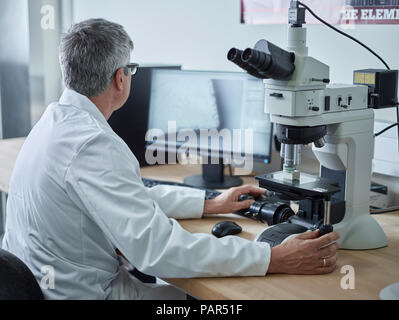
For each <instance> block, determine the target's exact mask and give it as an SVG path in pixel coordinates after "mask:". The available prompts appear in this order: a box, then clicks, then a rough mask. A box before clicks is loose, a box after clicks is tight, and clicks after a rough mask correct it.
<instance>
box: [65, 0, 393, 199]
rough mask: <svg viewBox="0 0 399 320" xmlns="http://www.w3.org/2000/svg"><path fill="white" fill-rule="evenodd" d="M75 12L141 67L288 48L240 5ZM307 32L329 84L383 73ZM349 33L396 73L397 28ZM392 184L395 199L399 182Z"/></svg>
mask: <svg viewBox="0 0 399 320" xmlns="http://www.w3.org/2000/svg"><path fill="white" fill-rule="evenodd" d="M287 1H288V0H287ZM73 7H74V21H75V22H78V21H81V20H84V19H88V18H99V17H101V18H105V19H108V20H111V21H114V22H118V23H120V24H122V25H123V26H124V27H125V28H126V30H127V31H128V33H129V34H130V35H131V37H132V39H133V41H134V42H135V46H136V49H135V51H134V54H133V57H132V59H133V60H134V61H137V62H139V63H171V64H182V65H183V66H184V68H187V69H212V70H238V68H236V67H235V66H234V65H233V64H231V63H230V62H229V61H228V60H227V58H226V55H227V52H228V50H229V49H230V48H231V47H238V48H247V47H252V46H253V45H254V44H255V43H256V42H257V41H258V40H259V39H267V40H270V41H271V42H273V43H275V44H276V45H278V46H281V47H285V46H286V37H287V25H242V24H240V1H239V0H196V1H194V0H168V1H165V0H73ZM322 14H323V13H321V15H322ZM307 28H308V30H309V31H308V46H309V48H310V55H312V56H313V57H315V58H317V59H319V60H321V61H323V62H325V63H327V64H328V65H330V67H331V79H332V81H333V82H335V83H352V77H353V70H355V69H363V68H384V66H383V65H382V64H381V63H380V62H379V61H378V60H377V58H375V57H374V56H373V55H372V54H371V53H369V52H368V51H366V50H365V49H364V48H362V47H360V46H359V45H358V44H356V43H354V42H352V41H351V40H349V39H347V38H344V37H342V36H341V35H339V34H337V33H335V32H334V31H332V30H330V29H328V28H327V27H325V26H322V25H309V26H308V27H307ZM347 32H349V33H350V34H351V35H352V36H354V37H356V38H358V39H359V40H361V41H363V42H365V43H366V44H367V45H369V46H370V47H371V48H372V49H374V50H375V51H376V52H377V53H378V54H379V55H380V56H382V57H383V58H384V59H385V61H386V62H387V63H388V64H389V66H390V67H391V69H399V59H398V52H399V41H398V40H399V25H396V26H390V25H371V26H356V28H355V29H354V30H347ZM376 117H377V119H378V120H381V121H386V122H391V123H392V122H393V121H394V120H395V119H396V112H395V110H393V109H392V110H391V109H389V110H383V111H377V112H376ZM396 150H397V148H396ZM396 150H394V151H392V149H391V150H390V152H397V151H396ZM394 181H395V182H394V185H393V188H394V189H395V187H396V189H397V192H398V193H399V187H398V186H399V180H394Z"/></svg>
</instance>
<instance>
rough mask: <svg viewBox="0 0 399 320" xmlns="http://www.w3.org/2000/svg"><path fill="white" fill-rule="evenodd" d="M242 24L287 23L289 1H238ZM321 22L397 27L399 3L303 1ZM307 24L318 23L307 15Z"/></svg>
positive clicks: (380, 0)
mask: <svg viewBox="0 0 399 320" xmlns="http://www.w3.org/2000/svg"><path fill="white" fill-rule="evenodd" d="M241 1H242V3H241V6H242V12H241V14H242V15H241V22H242V23H245V24H287V23H288V8H289V5H290V0H241ZM301 2H303V3H304V4H306V5H307V6H309V7H310V8H311V9H312V10H313V12H315V13H316V14H317V15H318V16H320V17H321V18H322V19H324V20H326V21H327V22H329V23H331V24H335V25H338V24H339V25H356V24H399V0H322V1H321V0H302V1H301ZM306 23H307V24H318V23H320V22H319V21H317V20H316V19H315V18H314V17H313V16H312V15H311V14H310V13H308V12H307V13H306Z"/></svg>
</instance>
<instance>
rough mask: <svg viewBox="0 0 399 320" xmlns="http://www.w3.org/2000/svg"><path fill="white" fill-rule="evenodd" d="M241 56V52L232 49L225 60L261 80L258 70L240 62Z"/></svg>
mask: <svg viewBox="0 0 399 320" xmlns="http://www.w3.org/2000/svg"><path fill="white" fill-rule="evenodd" d="M242 54H243V52H242V51H241V50H239V49H237V48H232V49H230V51H229V52H228V54H227V59H228V60H230V61H231V62H233V63H234V64H236V65H237V66H239V67H240V68H241V69H243V70H245V71H246V72H248V73H249V74H250V75H252V76H254V77H256V78H259V79H263V77H262V76H261V75H260V74H259V73H258V70H256V68H254V67H252V66H251V65H250V64H248V63H246V62H244V61H243V60H242Z"/></svg>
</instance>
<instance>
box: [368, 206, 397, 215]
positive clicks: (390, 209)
mask: <svg viewBox="0 0 399 320" xmlns="http://www.w3.org/2000/svg"><path fill="white" fill-rule="evenodd" d="M396 211H399V206H396V207H391V208H387V209H371V210H370V213H371V214H383V213H390V212H396Z"/></svg>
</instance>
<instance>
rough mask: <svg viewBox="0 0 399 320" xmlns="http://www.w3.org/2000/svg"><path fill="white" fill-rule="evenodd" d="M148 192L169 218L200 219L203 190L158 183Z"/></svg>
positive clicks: (202, 212)
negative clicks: (158, 184)
mask: <svg viewBox="0 0 399 320" xmlns="http://www.w3.org/2000/svg"><path fill="white" fill-rule="evenodd" d="M148 194H149V196H150V197H151V198H152V199H153V200H154V201H155V202H157V203H158V205H159V207H160V208H161V209H162V211H163V212H165V214H166V215H167V216H168V217H169V218H174V219H200V218H202V216H203V214H204V204H205V191H202V190H196V189H191V188H182V187H174V186H164V185H160V186H156V187H154V188H151V189H149V190H148Z"/></svg>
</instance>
